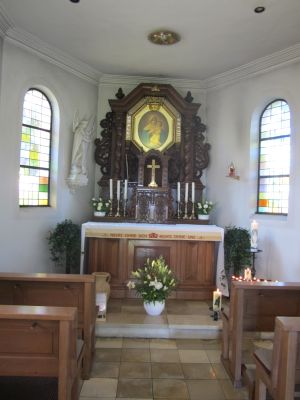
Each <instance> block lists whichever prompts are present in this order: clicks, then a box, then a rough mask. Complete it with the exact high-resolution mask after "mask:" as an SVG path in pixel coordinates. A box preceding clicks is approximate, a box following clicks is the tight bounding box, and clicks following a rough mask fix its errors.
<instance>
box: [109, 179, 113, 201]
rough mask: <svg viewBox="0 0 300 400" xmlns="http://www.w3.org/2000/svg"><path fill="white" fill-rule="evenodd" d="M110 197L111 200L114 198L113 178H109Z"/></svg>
mask: <svg viewBox="0 0 300 400" xmlns="http://www.w3.org/2000/svg"><path fill="white" fill-rule="evenodd" d="M109 198H110V200H112V199H113V180H112V179H110V180H109Z"/></svg>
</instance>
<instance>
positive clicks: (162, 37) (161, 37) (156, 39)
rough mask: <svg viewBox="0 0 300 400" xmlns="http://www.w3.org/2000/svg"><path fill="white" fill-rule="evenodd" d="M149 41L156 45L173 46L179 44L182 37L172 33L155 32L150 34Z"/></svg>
mask: <svg viewBox="0 0 300 400" xmlns="http://www.w3.org/2000/svg"><path fill="white" fill-rule="evenodd" d="M148 39H149V40H150V42H151V43H154V44H161V45H171V44H175V43H177V42H179V40H180V36H179V35H178V33H176V32H172V31H155V32H152V33H150V34H149V36H148Z"/></svg>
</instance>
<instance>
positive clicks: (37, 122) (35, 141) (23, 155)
mask: <svg viewBox="0 0 300 400" xmlns="http://www.w3.org/2000/svg"><path fill="white" fill-rule="evenodd" d="M51 124H52V110H51V104H50V102H49V100H48V98H47V97H46V95H45V94H44V93H42V92H41V91H40V90H37V89H29V90H28V91H27V93H26V95H25V98H24V104H23V121H22V132H21V151H20V174H19V205H20V206H23V207H24V206H40V207H41V206H42V207H43V206H49V195H50V152H51Z"/></svg>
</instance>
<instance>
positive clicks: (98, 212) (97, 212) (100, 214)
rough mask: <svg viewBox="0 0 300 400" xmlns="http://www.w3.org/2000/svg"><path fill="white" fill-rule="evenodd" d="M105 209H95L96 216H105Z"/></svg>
mask: <svg viewBox="0 0 300 400" xmlns="http://www.w3.org/2000/svg"><path fill="white" fill-rule="evenodd" d="M105 214H106V212H105V211H94V217H105Z"/></svg>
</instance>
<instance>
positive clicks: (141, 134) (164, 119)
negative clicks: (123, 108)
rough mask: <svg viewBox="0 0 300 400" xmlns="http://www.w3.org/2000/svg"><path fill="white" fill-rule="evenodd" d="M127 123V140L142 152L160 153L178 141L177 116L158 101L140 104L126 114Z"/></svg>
mask: <svg viewBox="0 0 300 400" xmlns="http://www.w3.org/2000/svg"><path fill="white" fill-rule="evenodd" d="M127 121H128V123H127V132H128V131H129V127H130V128H131V132H128V136H127V140H128V139H129V138H130V139H131V140H132V141H133V142H134V143H135V145H136V146H137V147H138V148H140V149H141V150H143V151H144V152H148V151H150V150H158V151H160V152H162V151H164V150H166V149H167V148H169V147H170V146H171V145H172V144H173V143H175V142H176V141H178V136H179V135H178V132H177V129H176V127H177V116H175V115H174V114H173V113H172V111H171V110H170V109H169V108H168V106H167V105H166V104H164V103H163V102H161V101H159V100H157V101H154V100H153V98H152V99H151V101H150V100H149V101H146V102H144V103H143V104H140V105H139V108H137V109H135V110H134V111H133V112H132V114H131V113H129V114H128V118H127ZM179 137H180V136H179Z"/></svg>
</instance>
